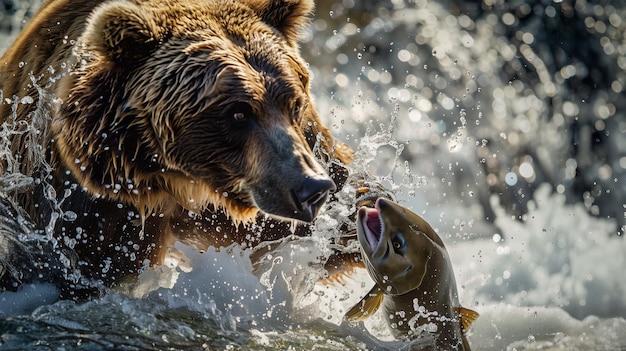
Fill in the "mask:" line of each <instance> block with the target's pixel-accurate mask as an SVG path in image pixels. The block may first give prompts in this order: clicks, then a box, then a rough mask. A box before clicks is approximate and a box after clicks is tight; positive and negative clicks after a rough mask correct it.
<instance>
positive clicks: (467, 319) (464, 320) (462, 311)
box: [454, 307, 479, 332]
mask: <svg viewBox="0 0 626 351" xmlns="http://www.w3.org/2000/svg"><path fill="white" fill-rule="evenodd" d="M454 313H455V314H456V315H457V316H460V317H461V327H462V328H463V331H464V332H465V331H467V330H468V329H469V327H470V325H472V323H474V321H475V320H476V318H478V316H479V314H478V312H476V311H472V310H470V309H469V308H465V307H455V308H454Z"/></svg>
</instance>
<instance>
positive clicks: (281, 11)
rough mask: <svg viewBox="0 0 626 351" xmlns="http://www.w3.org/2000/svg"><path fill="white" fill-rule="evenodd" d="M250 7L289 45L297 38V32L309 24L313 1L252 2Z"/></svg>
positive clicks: (265, 0) (254, 0)
mask: <svg viewBox="0 0 626 351" xmlns="http://www.w3.org/2000/svg"><path fill="white" fill-rule="evenodd" d="M250 5H251V7H252V8H253V9H254V10H255V11H256V12H257V13H258V14H259V15H260V16H261V18H262V19H263V21H264V22H266V23H267V24H269V25H271V26H272V27H274V28H276V29H278V30H279V31H280V32H281V33H282V34H283V35H284V36H285V38H287V40H288V41H290V42H291V43H295V42H296V40H297V39H298V38H299V33H298V31H299V30H300V29H301V28H302V27H304V26H305V25H306V24H307V23H308V22H309V18H310V16H311V15H312V13H313V8H314V7H315V4H314V2H313V0H252V1H250Z"/></svg>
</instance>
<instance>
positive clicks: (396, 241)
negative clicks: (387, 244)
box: [391, 233, 406, 250]
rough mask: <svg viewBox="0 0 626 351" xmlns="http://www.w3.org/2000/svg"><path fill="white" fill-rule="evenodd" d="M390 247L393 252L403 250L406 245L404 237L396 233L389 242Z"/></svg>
mask: <svg viewBox="0 0 626 351" xmlns="http://www.w3.org/2000/svg"><path fill="white" fill-rule="evenodd" d="M391 245H392V246H393V248H394V250H400V249H402V248H404V246H405V245H406V240H405V239H404V235H402V234H399V233H398V234H397V235H396V236H394V237H393V239H392V241H391Z"/></svg>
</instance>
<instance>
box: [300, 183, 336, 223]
mask: <svg viewBox="0 0 626 351" xmlns="http://www.w3.org/2000/svg"><path fill="white" fill-rule="evenodd" d="M335 190H337V187H336V186H335V183H334V182H333V181H332V180H331V179H330V177H328V176H325V177H323V178H310V177H307V178H305V180H304V181H303V182H302V186H301V187H300V189H298V190H292V192H291V195H292V199H293V202H294V204H295V206H296V208H297V209H298V211H297V212H296V216H297V217H298V218H296V219H299V220H301V221H304V222H311V221H312V220H313V219H315V217H317V214H318V213H319V211H320V209H321V208H322V206H323V205H324V203H325V202H326V200H327V199H328V195H329V194H330V193H331V192H334V191H335Z"/></svg>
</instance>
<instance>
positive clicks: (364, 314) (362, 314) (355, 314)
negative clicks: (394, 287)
mask: <svg viewBox="0 0 626 351" xmlns="http://www.w3.org/2000/svg"><path fill="white" fill-rule="evenodd" d="M384 298H385V294H384V293H383V289H381V288H380V287H379V286H378V285H374V287H373V288H372V290H370V292H368V293H367V295H365V297H364V298H363V299H361V301H359V302H358V303H357V304H356V305H354V306H352V308H351V309H350V310H349V311H348V312H346V315H345V316H344V318H345V319H347V320H348V321H350V322H359V321H362V320H365V319H367V318H369V317H371V316H372V315H373V314H374V313H375V312H376V311H377V310H378V308H379V307H380V305H381V304H382V303H383V299H384Z"/></svg>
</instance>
